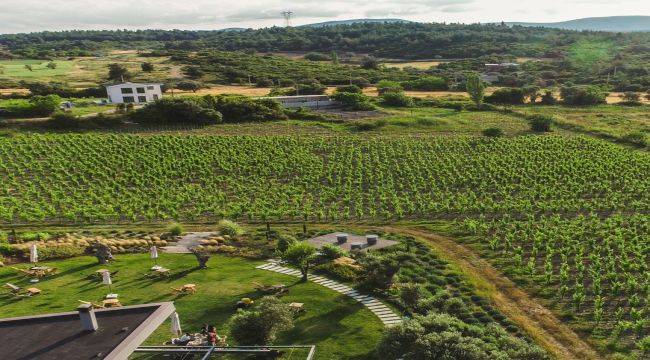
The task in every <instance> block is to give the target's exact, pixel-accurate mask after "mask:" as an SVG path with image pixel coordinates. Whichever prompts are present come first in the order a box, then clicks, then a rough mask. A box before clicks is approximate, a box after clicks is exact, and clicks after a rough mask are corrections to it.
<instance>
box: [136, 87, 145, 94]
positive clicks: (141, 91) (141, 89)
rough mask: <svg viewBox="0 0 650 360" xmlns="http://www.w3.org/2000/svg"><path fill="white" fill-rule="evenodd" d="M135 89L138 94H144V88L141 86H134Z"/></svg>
mask: <svg viewBox="0 0 650 360" xmlns="http://www.w3.org/2000/svg"><path fill="white" fill-rule="evenodd" d="M135 89H136V90H137V91H138V94H144V88H143V87H139V88H135Z"/></svg>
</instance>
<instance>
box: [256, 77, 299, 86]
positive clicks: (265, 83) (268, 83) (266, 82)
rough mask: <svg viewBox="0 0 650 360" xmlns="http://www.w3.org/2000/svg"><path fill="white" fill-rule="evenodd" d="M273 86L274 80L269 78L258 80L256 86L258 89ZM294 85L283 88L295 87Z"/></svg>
mask: <svg viewBox="0 0 650 360" xmlns="http://www.w3.org/2000/svg"><path fill="white" fill-rule="evenodd" d="M273 85H275V84H273V80H271V79H269V78H261V79H257V82H256V83H255V86H257V87H272V86H273ZM293 85H294V84H291V85H283V86H293Z"/></svg>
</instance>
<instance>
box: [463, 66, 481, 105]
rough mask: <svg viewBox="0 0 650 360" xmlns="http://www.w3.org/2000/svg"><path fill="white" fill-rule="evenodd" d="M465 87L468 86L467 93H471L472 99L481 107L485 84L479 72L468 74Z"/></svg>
mask: <svg viewBox="0 0 650 360" xmlns="http://www.w3.org/2000/svg"><path fill="white" fill-rule="evenodd" d="M465 87H466V88H467V94H469V97H470V99H472V101H474V103H475V104H476V107H477V108H478V109H480V108H481V103H482V102H483V97H484V96H485V84H484V83H483V81H481V78H480V77H479V76H478V74H477V73H471V74H469V75H467V82H466V85H465Z"/></svg>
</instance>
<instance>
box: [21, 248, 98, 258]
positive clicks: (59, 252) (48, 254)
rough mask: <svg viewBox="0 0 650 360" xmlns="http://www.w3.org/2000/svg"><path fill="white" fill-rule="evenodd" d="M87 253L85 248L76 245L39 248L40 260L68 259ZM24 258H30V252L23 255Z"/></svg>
mask: <svg viewBox="0 0 650 360" xmlns="http://www.w3.org/2000/svg"><path fill="white" fill-rule="evenodd" d="M85 251H86V249H85V248H83V247H80V246H75V245H58V246H43V247H41V246H39V247H38V258H39V259H40V260H52V259H67V258H71V257H75V256H81V255H83V254H84V252H85ZM23 257H24V258H26V259H27V258H29V250H27V251H26V252H25V253H24V254H23Z"/></svg>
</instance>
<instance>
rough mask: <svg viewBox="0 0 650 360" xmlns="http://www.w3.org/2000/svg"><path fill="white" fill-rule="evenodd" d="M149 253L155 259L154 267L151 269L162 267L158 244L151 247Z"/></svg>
mask: <svg viewBox="0 0 650 360" xmlns="http://www.w3.org/2000/svg"><path fill="white" fill-rule="evenodd" d="M149 255H150V256H151V258H152V259H153V267H152V268H151V270H157V269H160V266H158V248H157V247H156V245H154V246H152V247H151V248H150V249H149Z"/></svg>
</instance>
